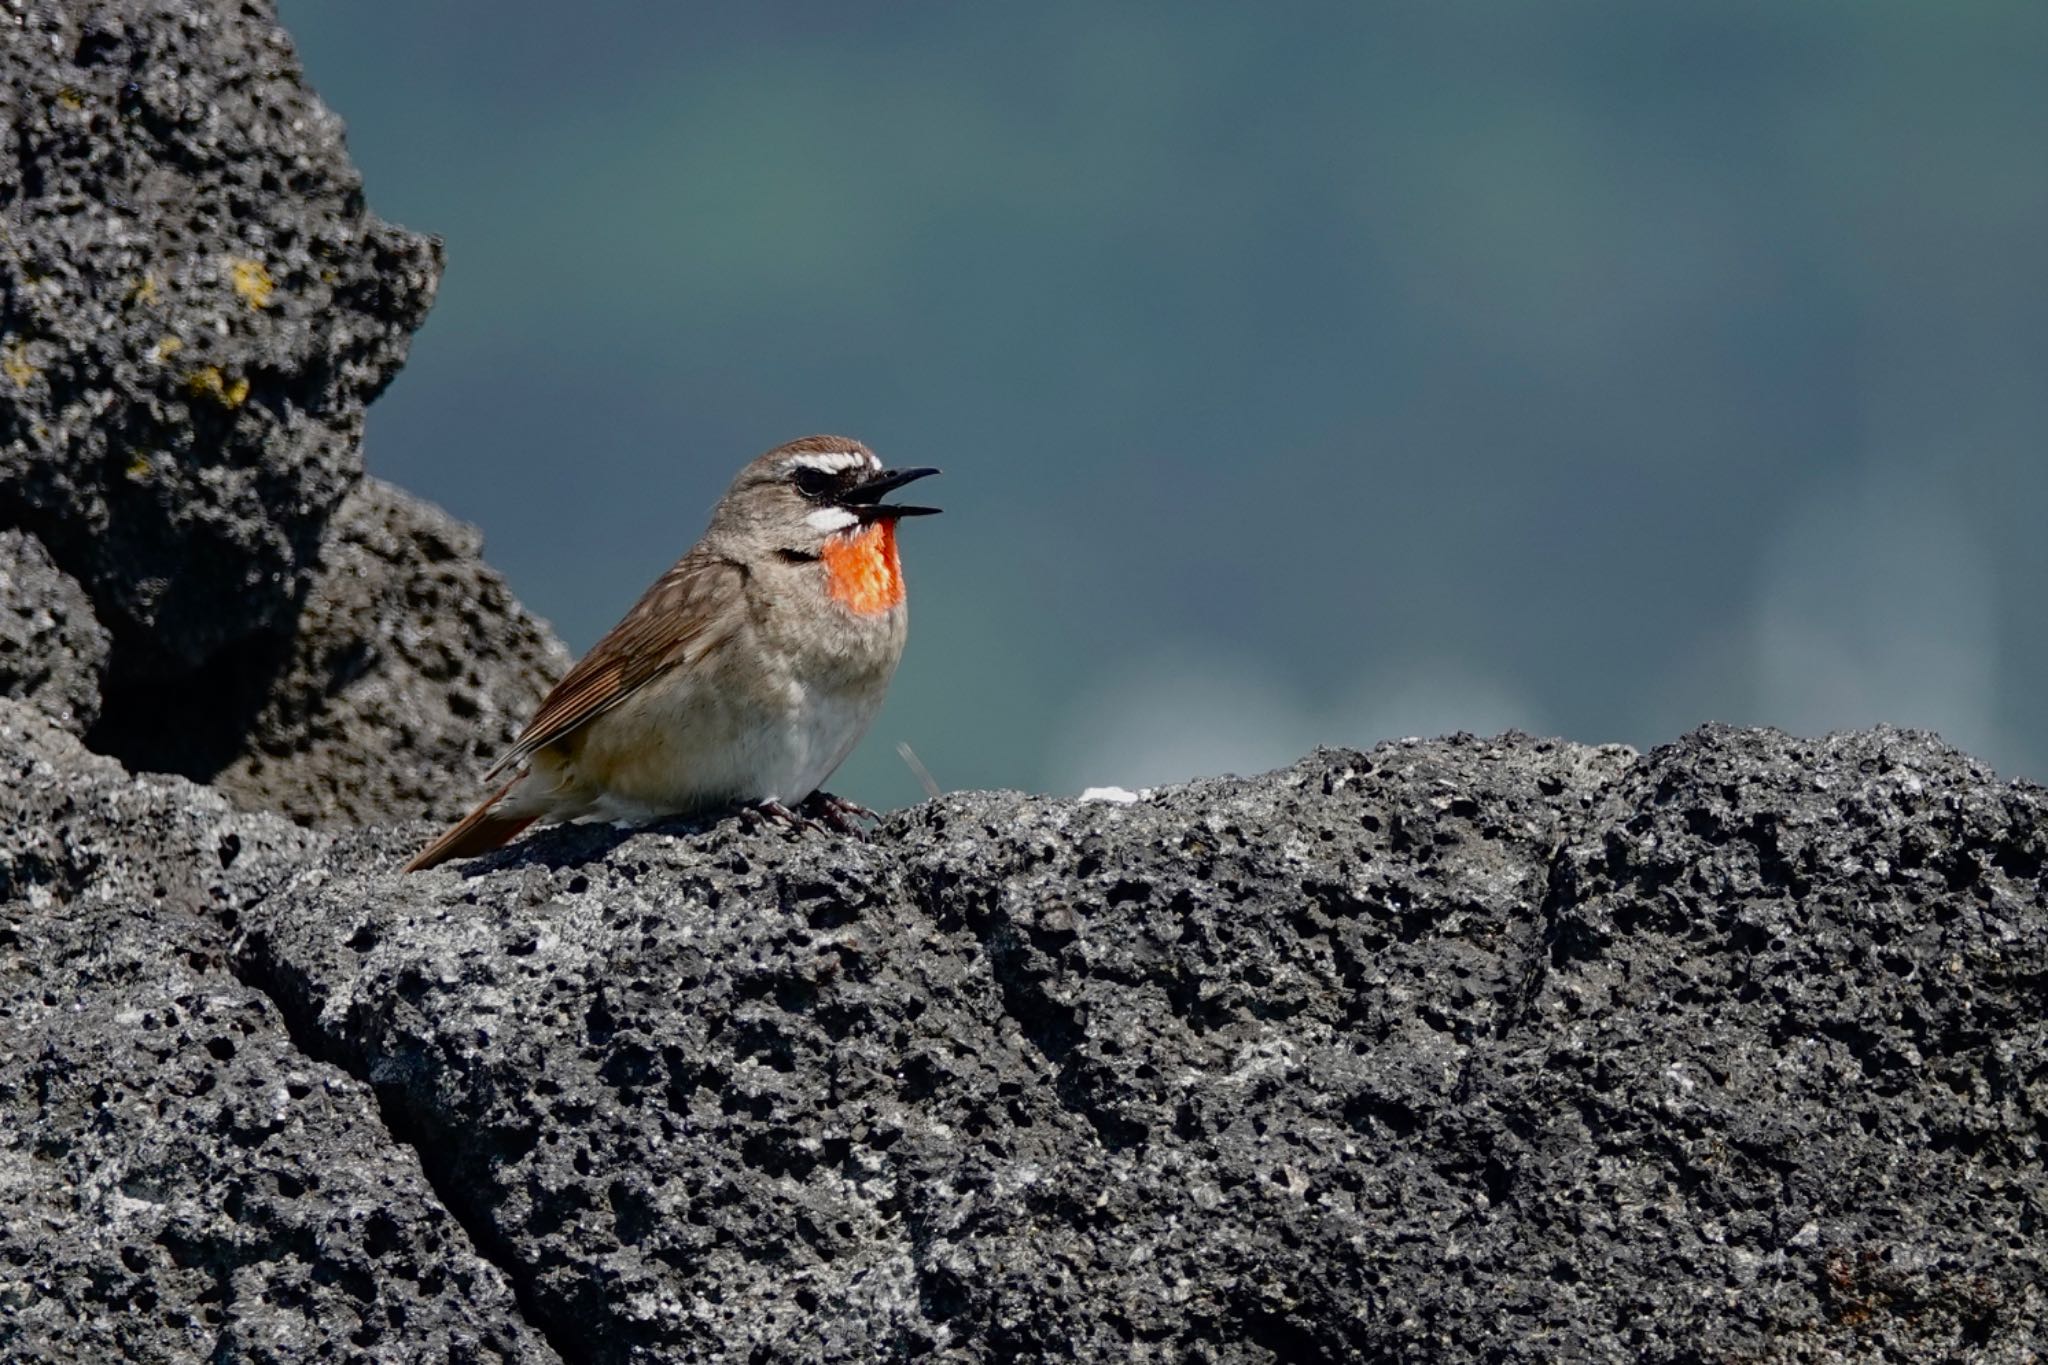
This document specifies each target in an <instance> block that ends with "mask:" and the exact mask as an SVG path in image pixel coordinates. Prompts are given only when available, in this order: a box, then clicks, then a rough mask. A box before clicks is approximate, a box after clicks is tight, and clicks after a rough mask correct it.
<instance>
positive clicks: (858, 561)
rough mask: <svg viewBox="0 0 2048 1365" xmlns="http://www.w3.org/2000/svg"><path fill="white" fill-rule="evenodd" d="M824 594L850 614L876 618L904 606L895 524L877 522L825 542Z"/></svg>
mask: <svg viewBox="0 0 2048 1365" xmlns="http://www.w3.org/2000/svg"><path fill="white" fill-rule="evenodd" d="M824 559H825V591H826V592H828V593H830V594H831V596H832V600H833V601H834V602H837V603H839V604H841V605H842V606H844V607H845V608H846V609H847V610H848V611H851V612H854V613H856V614H858V615H861V616H873V615H875V614H876V613H878V612H884V611H887V610H889V609H890V608H891V607H896V606H901V605H902V604H903V565H902V564H901V563H900V562H899V561H898V560H897V558H896V523H895V522H894V521H878V522H876V523H875V524H874V525H873V526H868V527H864V528H862V529H861V530H858V531H852V532H849V533H847V534H845V535H837V536H833V537H832V538H830V539H829V540H827V541H826V542H825V549H824Z"/></svg>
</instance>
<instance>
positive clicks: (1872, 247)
mask: <svg viewBox="0 0 2048 1365" xmlns="http://www.w3.org/2000/svg"><path fill="white" fill-rule="evenodd" d="M282 10H283V15H284V19H285V22H286V24H287V25H288V26H289V27H290V28H291V29H292V30H293V32H294V33H295V35H296V37H297V38H298V41H299V44H300V48H301V52H302V55H303V57H304V60H305V63H306V66H307V68H308V71H309V73H310V75H311V78H312V80H313V82H314V84H315V86H316V87H317V88H318V89H319V90H320V91H321V93H322V94H323V96H324V97H325V98H326V99H327V101H328V103H330V104H331V105H332V106H334V107H335V108H336V109H337V110H338V111H339V112H340V113H341V114H342V116H343V117H344V118H345V119H346V120H347V121H348V124H349V128H350V143H351V146H352V148H353V150H354V154H355V157H356V160H357V162H358V163H359V164H360V165H361V167H362V168H363V171H364V175H365V178H366V180H367V184H368V192H369V197H370V201H371V203H372V204H373V205H374V206H375V207H376V208H377V210H378V211H379V212H381V213H382V214H383V215H384V216H386V217H388V218H391V219H394V220H396V221H398V222H402V223H404V224H406V225H407V226H410V227H413V228H417V229H420V230H423V231H429V232H435V233H439V234H440V235H442V236H443V237H444V238H445V239H446V240H447V245H448V259H449V267H448V274H447V277H446V280H445V282H444V285H443V288H442V293H441V298H440V302H439V303H438V304H437V306H436V308H435V312H434V315H433V318H432V319H431V320H430V321H429V323H428V325H427V327H426V329H425V330H424V331H423V332H422V333H421V335H420V337H419V338H418V341H417V343H416V345H415V348H414V352H413V360H412V363H411V364H410V366H409V367H408V369H407V370H406V372H405V373H404V374H403V375H401V376H400V377H399V379H398V381H397V383H396V384H395V385H394V386H393V387H392V389H391V390H390V391H389V392H388V393H387V394H386V395H385V396H384V398H383V399H382V400H380V402H379V403H378V405H377V406H376V407H375V408H374V409H373V411H372V414H371V420H370V435H369V448H368V449H369V461H370V465H371V468H372V469H373V471H374V472H376V473H379V474H381V475H383V476H385V477H388V478H391V479H394V480H396V481H398V482H400V483H402V484H404V485H406V486H408V487H409V488H412V489H413V490H415V491H417V492H419V493H422V494H424V495H425V496H427V497H430V498H432V499H434V500H435V501H437V502H440V503H441V504H443V505H444V506H446V507H448V508H449V509H450V510H451V511H453V512H455V513H456V514H457V515H459V516H462V517H464V518H466V519H468V520H470V521H474V522H476V523H478V524H480V525H481V526H482V527H483V528H484V530H485V531H486V533H487V536H488V547H487V553H488V554H489V556H490V558H491V559H492V561H493V562H494V563H496V564H497V565H498V566H499V567H500V568H502V569H503V570H504V571H505V572H506V573H507V575H508V576H509V577H510V578H511V580H512V584H513V587H514V589H515V590H516V591H517V592H518V593H519V594H520V596H521V597H522V598H523V599H524V600H525V601H526V602H527V603H528V604H529V605H531V606H532V607H533V608H534V609H535V610H537V611H539V612H540V613H541V614H543V615H545V616H547V617H549V618H550V619H551V620H552V621H554V623H555V624H556V626H557V627H558V628H559V629H560V631H561V632H562V634H563V636H564V637H565V638H566V639H567V640H568V641H569V643H570V645H571V646H572V647H573V648H576V649H578V650H580V649H583V648H586V647H588V646H589V645H590V644H591V643H592V642H593V641H594V640H595V639H596V638H597V636H598V635H599V634H601V633H602V632H603V630H604V629H605V628H606V627H608V626H609V625H610V624H611V622H612V621H613V620H614V619H615V618H616V617H617V616H618V614H619V613H620V612H622V611H623V610H624V609H625V607H626V606H628V605H629V604H630V603H631V602H632V600H633V599H634V598H635V597H636V596H637V595H638V593H639V592H640V590H641V588H642V587H644V586H645V584H646V582H647V581H648V580H649V579H651V578H652V577H653V576H654V574H656V573H657V572H659V571H660V570H661V569H662V568H664V567H666V565H667V564H668V563H669V562H670V561H671V560H672V559H673V558H674V557H675V556H676V554H678V553H679V552H680V551H681V550H682V549H683V548H684V547H685V546H687V544H688V543H689V542H690V541H691V540H692V539H693V538H694V537H695V536H696V535H697V533H698V532H699V531H700V530H701V528H702V525H703V520H704V516H705V513H706V512H707V510H708V509H709V507H710V504H711V503H712V501H713V500H714V499H715V498H716V496H717V494H718V492H719V491H720V490H721V488H722V487H723V485H724V483H725V481H726V480H727V478H728V477H729V476H730V475H731V473H732V471H733V470H734V469H736V468H737V467H738V466H739V464H740V463H742V462H743V461H744V460H746V459H747V458H749V457H751V456H752V455H754V454H757V453H758V452H759V451H761V450H763V449H766V448H767V447H769V446H772V445H775V444H777V443H779V442H781V441H784V440H787V439H790V438H792V437H795V436H798V435H803V434H806V433H809V432H812V431H835V432H841V433H844V434H849V435H855V436H859V437H861V438H863V439H865V440H867V441H868V442H869V443H870V444H872V445H874V446H875V447H876V448H877V449H878V450H880V451H881V452H882V454H883V455H884V457H885V458H888V459H891V460H892V461H894V462H897V463H908V464H938V465H942V466H944V467H945V469H946V475H945V477H944V478H943V479H941V480H936V481H934V482H933V484H932V485H930V489H931V497H932V500H933V501H936V502H939V503H940V504H941V505H943V506H945V507H946V508H947V509H948V510H947V514H946V515H945V516H943V517H939V518H935V519H931V520H928V521H925V522H920V523H914V524H911V525H908V526H906V527H905V533H904V542H905V558H906V564H907V569H908V573H909V575H910V580H911V600H912V615H913V622H914V624H913V629H912V640H911V647H910V651H909V653H908V655H907V657H906V659H905V662H904V665H903V670H902V672H901V674H900V675H899V677H898V681H897V684H896V688H895V690H894V693H893V694H892V697H891V701H890V704H889V707H888V709H887V710H886V711H885V712H884V714H883V716H882V718H881V720H880V721H879V722H878V724H877V726H876V729H875V731H874V733H873V734H872V735H871V736H870V738H869V740H868V742H867V743H866V745H864V746H863V750H862V752H861V753H860V754H858V755H857V756H856V757H855V759H854V760H853V761H852V762H851V763H850V764H849V765H848V768H847V770H846V771H845V772H844V773H843V774H842V778H841V780H839V781H837V782H835V784H834V785H835V786H836V787H837V788H839V789H840V790H842V791H844V792H845V793H846V794H848V795H852V796H856V797H859V798H862V799H866V800H870V801H872V802H877V803H883V804H893V803H898V802H901V801H906V800H909V799H913V798H914V797H915V795H916V793H917V788H916V785H915V783H914V782H913V781H912V780H911V778H910V776H909V775H908V773H907V772H906V771H905V769H904V768H903V766H902V764H901V763H900V761H899V760H898V759H897V757H896V756H895V753H894V746H895V744H896V742H897V741H899V740H908V741H909V742H910V743H911V744H912V745H913V746H914V747H915V749H916V750H917V752H918V754H919V755H920V756H921V757H922V758H923V760H924V762H925V763H926V764H927V765H928V766H929V767H930V768H931V770H932V771H933V772H934V773H935V774H936V775H937V777H938V778H939V779H940V781H941V782H943V783H944V784H946V785H947V786H954V787H965V786H1018V787H1026V788H1039V789H1049V790H1055V791H1071V790H1074V789H1075V788H1077V787H1079V786H1080V785H1083V784H1090V783H1120V784H1123V785H1127V786H1137V785H1141V784H1144V783H1149V782H1155V781H1161V780H1169V779H1173V778H1179V777H1186V776H1191V775H1194V774H1196V773H1199V772H1209V771H1222V770H1237V771H1253V770H1258V769H1261V768H1265V767H1271V766H1277V765H1279V764H1282V763H1285V762H1287V761H1289V760H1290V759H1292V758H1293V757H1295V756H1297V754H1298V753H1299V752H1300V751H1302V750H1304V749H1306V748H1307V747H1309V746H1310V745H1312V744H1314V743H1317V742H1326V743H1344V744H1358V745H1366V744H1370V743H1372V742H1373V741H1375V740H1377V739H1381V738H1386V737H1390V736H1397V735H1406V734H1431V733H1439V732H1443V731H1448V730H1452V729H1459V728H1464V729H1473V730H1478V731H1492V730H1497V729H1500V728H1504V727H1506V726H1509V725H1518V726H1520V727H1522V728H1525V729H1530V730H1534V731H1537V732H1541V733H1554V734H1561V735H1565V736H1568V737H1571V738H1574V739H1580V740H1588V741H1598V740H1623V741H1627V742H1630V743H1635V744H1645V743H1654V742H1658V741H1660V740H1663V739H1668V738H1671V737H1673V736H1675V735H1676V734H1677V733H1679V732H1680V731H1682V730H1684V729H1686V728H1689V727H1690V726H1692V725H1695V724H1697V723H1700V722H1702V721H1706V720H1733V721H1745V722H1765V723H1774V724H1779V725H1783V726H1786V727H1788V728H1791V729H1794V730H1800V731H1808V732H1817V731H1820V730H1825V729H1829V728H1836V727H1842V726H1851V725H1862V724H1867V723H1870V722H1873V721H1878V720H1887V721H1893V722H1896V723H1900V724H1909V725H1919V726H1926V727H1931V728H1934V729H1937V730H1939V731H1941V732H1942V733H1943V734H1944V735H1946V736H1948V737H1949V738H1951V739H1952V740H1954V741H1955V742H1957V743H1959V744H1961V745H1963V746H1964V747H1966V748H1969V749H1971V750H1973V751H1975V752H1977V753H1978V754H1980V755H1981V756H1983V757H1985V758H1986V759H1988V760H1989V761H1991V762H1992V763H1993V764H1995V765H1996V766H1997V767H1999V768H2000V769H2001V770H2002V771H2004V772H2007V773H2012V774H2017V775H2027V776H2033V777H2037V778H2039V777H2048V706H2044V704H2043V701H2042V695H2043V692H2044V687H2043V681H2044V673H2048V614H2044V612H2043V610H2042V608H2041V605H2040V597H2041V594H2042V591H2043V588H2044V586H2048V548H2044V542H2043V534H2042V528H2043V525H2044V521H2048V80H2044V79H2043V73H2044V72H2048V5H2042V4H2040V3H2038V0H2013V2H2012V3H1972V2H1970V0H1961V2H1960V3H1953V4H1945V5H1940V6H1930V5H1925V4H1906V3H1899V2H1893V0H1815V2H1814V3H1802V4H1796V5H1794V4H1786V3H1783V0H1750V2H1749V3H1742V2H1740V0H1732V2H1731V3H1724V4H1717V5H1713V6H1698V5H1684V4H1677V3H1645V4H1632V5H1628V6H1620V5H1614V4H1608V3H1597V4H1596V3H1585V2H1580V3H1573V2H1568V0H1560V2H1559V3H1551V4H1543V5H1530V4H1527V3H1525V2H1524V0H1488V2H1487V3H1476V2H1475V3H1453V4H1421V3H1398V4H1396V3H1386V4H1371V5H1360V4H1327V5H1314V4H1303V5H1294V6H1286V7H1279V8H1275V7H1255V6H1248V5H1241V4H1234V3H1217V2H1211V0H1183V2H1181V3H1175V4H1172V5H1136V6H1108V5H1099V4H1091V3H1083V2H1082V0H1052V2H1051V3H1046V4H1040V5H989V4H945V5H940V4H927V3H910V4H892V5H889V6H868V7H853V6H844V5H828V4H824V3H804V4H764V5H755V6H744V7H741V6H733V7H725V8H724V9H723V10H722V11H721V10H715V9H714V8H713V7H707V6H679V7H653V6H640V5H632V4H626V3H622V2H621V0H588V2H587V3H585V4H583V5H581V6H578V7H575V10H574V17H573V18H570V17H568V15H569V13H570V12H569V11H568V10H565V9H564V8H563V7H562V6H560V5H558V4H552V3H550V4H541V3H536V2H535V0H502V2H501V3H498V4H494V5H491V6H480V5H477V4H474V3H455V2H454V0H403V2H402V3H401V0H346V3H343V0H283V4H282Z"/></svg>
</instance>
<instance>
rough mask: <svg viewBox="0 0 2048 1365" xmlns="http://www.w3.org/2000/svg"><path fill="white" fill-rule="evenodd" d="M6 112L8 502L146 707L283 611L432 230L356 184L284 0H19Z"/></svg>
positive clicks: (430, 280)
mask: <svg viewBox="0 0 2048 1365" xmlns="http://www.w3.org/2000/svg"><path fill="white" fill-rule="evenodd" d="M0 128H4V129H5V130H6V138H7V143H8V154H7V155H6V156H4V157H0V205H4V206H5V209H6V228H5V232H4V234H0V337H4V341H0V392H4V393H5V395H6V400H7V401H5V402H0V525H15V526H21V527H24V528H26V529H28V530H30V531H33V532H34V533H35V534H36V535H37V536H38V538H40V539H41V540H42V542H43V543H44V545H46V546H47V547H48V549H49V551H50V554H51V556H52V557H53V558H54V559H55V560H56V562H57V564H58V565H59V566H60V567H61V568H63V570H64V571H65V572H66V573H68V574H70V575H71V576H72V577H74V578H76V579H78V580H79V582H80V583H82V584H83V585H84V587H85V589H86V591H87V592H88V593H89V594H90V595H91V597H92V600H93V604H94V606H95V608H96V610H97V612H98V614H99V618H100V621H101V622H102V624H104V625H105V626H107V627H108V629H110V630H111V631H112V632H113V633H114V638H115V642H116V649H117V660H116V671H117V674H119V675H120V678H119V679H118V680H119V681H120V682H121V684H122V691H121V692H120V694H119V697H118V698H117V700H121V701H124V702H126V701H131V700H132V701H133V702H134V704H136V705H138V706H141V707H143V708H144V709H150V708H152V707H153V706H154V705H155V703H156V701H157V700H159V699H160V698H159V695H158V694H157V693H156V692H154V691H153V690H152V689H153V688H154V687H155V686H156V685H157V684H159V683H160V682H162V681H164V680H166V679H171V678H177V677H181V676H186V675H190V674H192V673H194V672H195V671H197V670H200V669H202V668H204V667H208V666H212V667H214V668H216V669H219V670H221V671H222V673H223V674H225V673H226V672H231V671H232V670H233V669H235V668H238V667H241V666H242V664H241V663H240V662H237V661H234V660H233V659H232V657H231V656H232V653H233V650H234V647H236V646H237V645H239V644H241V643H243V642H246V641H248V640H251V639H252V638H256V637H260V636H262V635H264V634H265V633H266V632H275V631H278V630H281V629H288V627H289V624H290V619H291V616H292V614H293V611H294V609H295V608H296V606H297V603H298V601H299V599H300V598H301V596H303V594H304V592H305V591H306V589H307V588H308V586H309V585H310V583H311V581H312V576H313V566H314V559H315V554H316V551H317V549H318V547H319V544H320V540H321V534H322V531H323V529H324V528H325V526H326V523H327V518H328V516H329V514H330V513H331V512H332V510H333V509H334V507H335V505H336V504H337V503H338V502H340V501H341V499H342V497H343V495H344V494H346V493H347V492H348V490H349V489H350V488H351V487H353V486H354V484H355V483H356V481H357V479H358V478H359V477H360V476H361V472H362V464H361V459H360V456H359V454H358V450H357V442H358V439H359V437H360V434H361V430H362V418H363V406H364V404H366V403H367V402H368V401H369V400H370V399H371V398H372V397H374V396H375V395H376V394H377V393H378V392H379V391H380V390H381V389H382V388H383V387H384V385H385V383H386V382H388V381H389V380H390V378H391V376H392V375H393V374H394V373H395V372H396V371H397V369H398V367H399V365H400V363H401V362H402V361H403V360H404V358H405V353H406V348H407V346H408V344H409V342H410V339H411V335H412V333H413V331H414V329H415V328H417V327H418V325H419V323H420V322H421V320H422V319H423V318H424V317H425V315H426V311H427V307H428V305H429V303H430V302H431V301H432V298H433V295H434V289H435V285H436V282H437V280H438V277H439V272H440V268H441V262H440V250H439V246H438V244H436V243H435V242H433V241H431V240H430V239H428V238H424V237H420V236H417V235H415V234H412V233H409V232H405V231H402V230H400V229H397V228H394V227H392V226H390V225H389V224H386V223H383V222H381V221H379V220H378V219H377V218H376V217H375V216H374V215H372V214H370V213H369V212H368V211H367V210H366V209H365V208H364V206H363V197H362V185H361V180H360V178H359V177H358V176H357V174H356V171H355V169H354V167H352V166H351V165H350V164H349V161H348V157H347V155H346V152H345V150H344V148H343V145H342V128H341V121H340V120H339V119H337V118H336V117H335V116H334V115H333V114H331V113H329V112H328V111H327V109H325V108H324V107H323V106H322V105H321V104H320V102H319V101H318V100H317V99H315V98H314V97H313V95H312V94H311V93H310V92H309V91H308V90H307V89H306V88H305V86H304V84H303V82H302V80H301V76H300V72H299V65H298V60H297V58H296V56H295V55H294V53H293V51H292V46H291V43H290V40H289V39H288V38H287V37H286V36H285V33H284V31H283V30H282V29H281V28H280V27H278V25H277V22H276V19H275V15H274V13H273V11H272V8H271V6H270V4H269V3H268V0H71V2H70V3H56V2H55V0H19V2H17V3H15V4H12V5H10V6H9V7H8V8H7V9H6V11H5V12H4V18H0Z"/></svg>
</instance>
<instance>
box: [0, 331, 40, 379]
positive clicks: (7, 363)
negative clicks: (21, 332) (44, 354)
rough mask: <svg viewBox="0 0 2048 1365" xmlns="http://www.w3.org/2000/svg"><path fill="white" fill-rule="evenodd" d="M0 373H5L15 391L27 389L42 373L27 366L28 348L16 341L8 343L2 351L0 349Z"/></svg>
mask: <svg viewBox="0 0 2048 1365" xmlns="http://www.w3.org/2000/svg"><path fill="white" fill-rule="evenodd" d="M0 371H5V372H6V374H7V377H8V378H9V379H12V380H13V381H14V387H15V388H17V389H25V388H27V387H28V386H29V385H30V384H32V383H34V382H35V378H36V376H37V375H38V374H41V373H42V371H40V370H38V369H37V368H36V367H35V366H33V365H31V364H29V360H28V348H27V347H26V346H23V345H22V344H21V343H20V342H18V341H10V342H8V343H7V345H6V347H5V348H4V349H0Z"/></svg>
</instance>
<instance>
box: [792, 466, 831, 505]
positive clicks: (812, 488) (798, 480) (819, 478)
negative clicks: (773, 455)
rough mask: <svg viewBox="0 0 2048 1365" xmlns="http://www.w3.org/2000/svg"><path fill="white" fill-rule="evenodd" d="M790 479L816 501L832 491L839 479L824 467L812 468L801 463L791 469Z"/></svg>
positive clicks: (797, 489)
mask: <svg viewBox="0 0 2048 1365" xmlns="http://www.w3.org/2000/svg"><path fill="white" fill-rule="evenodd" d="M789 481H790V482H791V483H793V484H795V485H796V491H797V492H799V493H801V494H803V495H804V496H805V497H807V498H809V499H811V501H813V502H816V501H817V500H818V499H819V498H822V497H824V496H825V495H826V494H827V493H830V492H831V491H832V488H833V485H835V484H836V483H838V482H839V481H838V480H837V479H835V478H833V477H832V476H831V475H830V474H827V473H826V472H825V471H824V470H822V469H811V468H809V467H808V466H804V465H799V466H797V467H796V468H795V469H794V470H792V471H790V475H789Z"/></svg>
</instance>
